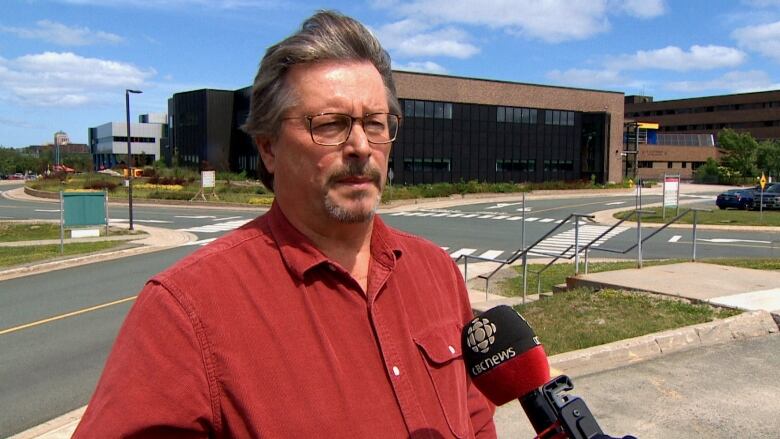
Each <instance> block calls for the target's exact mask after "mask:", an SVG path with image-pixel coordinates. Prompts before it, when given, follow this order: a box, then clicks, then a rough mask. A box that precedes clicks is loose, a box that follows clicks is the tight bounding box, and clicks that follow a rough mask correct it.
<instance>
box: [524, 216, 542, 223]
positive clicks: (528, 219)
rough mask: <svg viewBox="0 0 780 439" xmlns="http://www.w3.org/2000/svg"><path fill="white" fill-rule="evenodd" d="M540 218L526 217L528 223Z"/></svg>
mask: <svg viewBox="0 0 780 439" xmlns="http://www.w3.org/2000/svg"><path fill="white" fill-rule="evenodd" d="M538 219H539V218H536V217H531V218H526V219H525V221H526V222H528V223H532V222H534V221H536V220H538Z"/></svg>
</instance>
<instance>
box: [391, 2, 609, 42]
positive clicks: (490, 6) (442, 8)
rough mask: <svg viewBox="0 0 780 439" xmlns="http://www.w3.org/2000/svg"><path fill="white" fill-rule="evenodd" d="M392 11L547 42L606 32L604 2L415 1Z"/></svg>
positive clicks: (397, 5) (396, 7)
mask: <svg viewBox="0 0 780 439" xmlns="http://www.w3.org/2000/svg"><path fill="white" fill-rule="evenodd" d="M393 9H394V10H396V11H398V12H400V13H401V14H402V15H403V16H405V17H414V18H415V19H416V20H418V21H420V22H426V23H437V24H442V23H450V24H465V25H473V26H487V27H489V28H492V29H504V30H506V31H507V32H509V33H511V34H514V35H520V36H524V37H528V38H533V39H541V40H543V41H547V42H561V41H567V40H577V39H584V38H588V37H590V36H592V35H595V34H597V33H600V32H604V31H606V30H607V29H609V22H608V20H607V17H606V15H607V12H608V9H607V0H547V1H537V0H482V1H472V0H454V1H453V0H416V1H413V2H410V3H406V4H396V5H395V6H394V7H393Z"/></svg>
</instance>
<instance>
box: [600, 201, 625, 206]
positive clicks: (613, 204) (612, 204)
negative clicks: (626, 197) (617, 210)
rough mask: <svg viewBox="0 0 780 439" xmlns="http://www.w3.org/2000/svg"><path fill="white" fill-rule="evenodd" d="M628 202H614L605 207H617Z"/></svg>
mask: <svg viewBox="0 0 780 439" xmlns="http://www.w3.org/2000/svg"><path fill="white" fill-rule="evenodd" d="M626 203H627V202H626V201H613V202H611V203H607V204H605V206H617V205H618V204H626Z"/></svg>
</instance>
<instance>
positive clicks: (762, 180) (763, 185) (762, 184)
mask: <svg viewBox="0 0 780 439" xmlns="http://www.w3.org/2000/svg"><path fill="white" fill-rule="evenodd" d="M758 182H759V183H761V189H762V190H763V189H764V187H765V186H766V177H765V176H764V173H763V172H762V173H761V180H758Z"/></svg>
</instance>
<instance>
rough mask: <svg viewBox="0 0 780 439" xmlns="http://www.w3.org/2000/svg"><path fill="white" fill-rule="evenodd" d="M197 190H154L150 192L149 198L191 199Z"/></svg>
mask: <svg viewBox="0 0 780 439" xmlns="http://www.w3.org/2000/svg"><path fill="white" fill-rule="evenodd" d="M194 196H195V192H189V191H154V192H150V193H149V198H153V199H157V200H191V199H192V198H193V197H194Z"/></svg>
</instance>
